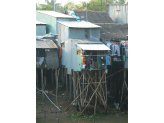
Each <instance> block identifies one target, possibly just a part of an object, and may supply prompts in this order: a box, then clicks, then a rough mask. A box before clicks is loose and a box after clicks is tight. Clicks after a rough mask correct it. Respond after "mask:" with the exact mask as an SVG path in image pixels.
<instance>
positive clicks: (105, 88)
mask: <svg viewBox="0 0 164 123" xmlns="http://www.w3.org/2000/svg"><path fill="white" fill-rule="evenodd" d="M105 91H106V105H107V82H106V74H105Z"/></svg>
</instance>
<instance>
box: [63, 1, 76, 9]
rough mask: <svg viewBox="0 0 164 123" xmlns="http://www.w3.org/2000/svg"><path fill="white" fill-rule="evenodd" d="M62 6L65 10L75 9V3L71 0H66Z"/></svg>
mask: <svg viewBox="0 0 164 123" xmlns="http://www.w3.org/2000/svg"><path fill="white" fill-rule="evenodd" d="M64 8H65V9H66V10H72V9H75V3H74V2H72V1H68V2H67V3H66V4H65V5H64Z"/></svg>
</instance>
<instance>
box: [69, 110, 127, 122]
mask: <svg viewBox="0 0 164 123" xmlns="http://www.w3.org/2000/svg"><path fill="white" fill-rule="evenodd" d="M114 114H115V113H114V112H108V115H114ZM122 114H128V112H122ZM102 115H105V112H100V113H98V114H97V113H96V114H95V115H94V114H92V115H90V116H85V115H84V114H83V115H80V112H78V113H72V114H71V115H70V116H69V117H70V118H78V117H79V118H84V119H85V120H87V121H94V119H97V118H99V117H100V116H102Z"/></svg>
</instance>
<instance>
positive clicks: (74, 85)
mask: <svg viewBox="0 0 164 123" xmlns="http://www.w3.org/2000/svg"><path fill="white" fill-rule="evenodd" d="M76 83H77V81H76V72H75V71H73V96H74V98H75V91H76V90H75V87H76Z"/></svg>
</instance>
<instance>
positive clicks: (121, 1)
mask: <svg viewBox="0 0 164 123" xmlns="http://www.w3.org/2000/svg"><path fill="white" fill-rule="evenodd" d="M125 1H126V0H119V1H118V3H119V4H125Z"/></svg>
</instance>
